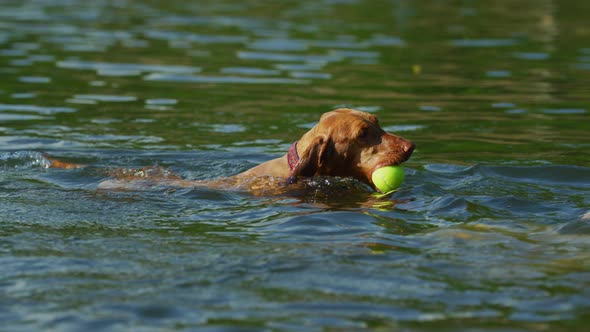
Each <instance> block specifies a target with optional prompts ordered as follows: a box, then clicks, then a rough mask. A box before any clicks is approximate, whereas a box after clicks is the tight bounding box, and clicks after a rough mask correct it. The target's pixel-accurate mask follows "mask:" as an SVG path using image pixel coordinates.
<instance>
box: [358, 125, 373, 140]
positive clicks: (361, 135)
mask: <svg viewBox="0 0 590 332" xmlns="http://www.w3.org/2000/svg"><path fill="white" fill-rule="evenodd" d="M370 134H371V133H370V132H369V128H363V130H361V132H360V133H359V135H358V139H359V140H361V141H363V142H366V141H368V140H369V136H370Z"/></svg>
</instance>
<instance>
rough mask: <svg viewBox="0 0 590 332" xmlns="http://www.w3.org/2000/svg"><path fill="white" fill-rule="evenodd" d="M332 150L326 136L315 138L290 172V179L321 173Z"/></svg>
mask: <svg viewBox="0 0 590 332" xmlns="http://www.w3.org/2000/svg"><path fill="white" fill-rule="evenodd" d="M332 150H333V148H332V145H331V142H330V141H329V140H328V139H327V138H326V137H324V136H318V137H316V138H314V139H313V141H312V142H311V143H310V144H309V145H308V146H307V148H306V149H305V151H303V153H302V154H301V155H300V156H299V162H298V163H297V164H296V165H295V167H294V168H293V169H292V170H291V172H290V173H289V178H290V179H291V180H290V181H293V180H294V179H295V178H296V177H297V176H314V175H318V174H320V173H321V171H322V167H324V166H325V165H324V164H325V161H326V160H328V158H329V156H330V154H331V151H332Z"/></svg>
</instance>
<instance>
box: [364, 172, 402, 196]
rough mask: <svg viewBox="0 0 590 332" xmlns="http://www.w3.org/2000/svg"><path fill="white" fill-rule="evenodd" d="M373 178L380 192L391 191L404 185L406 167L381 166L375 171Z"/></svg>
mask: <svg viewBox="0 0 590 332" xmlns="http://www.w3.org/2000/svg"><path fill="white" fill-rule="evenodd" d="M371 179H372V180H373V184H374V185H375V187H376V188H377V189H378V190H379V191H380V192H382V193H389V192H392V191H394V190H396V189H397V188H399V187H400V186H401V185H402V182H403V181H404V168H403V167H401V166H385V167H380V168H378V169H376V170H375V171H374V172H373V175H372V176H371Z"/></svg>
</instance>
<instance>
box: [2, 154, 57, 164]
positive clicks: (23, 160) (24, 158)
mask: <svg viewBox="0 0 590 332" xmlns="http://www.w3.org/2000/svg"><path fill="white" fill-rule="evenodd" d="M0 166H2V167H12V168H34V167H41V168H49V167H50V166H51V162H50V161H49V160H48V159H47V158H45V156H44V155H43V154H42V153H41V152H35V151H16V152H0Z"/></svg>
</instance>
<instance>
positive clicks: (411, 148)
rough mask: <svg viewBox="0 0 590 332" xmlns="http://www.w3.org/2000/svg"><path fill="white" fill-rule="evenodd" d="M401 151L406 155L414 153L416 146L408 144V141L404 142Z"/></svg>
mask: <svg viewBox="0 0 590 332" xmlns="http://www.w3.org/2000/svg"><path fill="white" fill-rule="evenodd" d="M401 148H402V151H403V152H404V153H406V154H411V153H412V152H414V149H415V148H416V144H414V143H412V142H410V141H406V142H404V144H403V145H402V147H401Z"/></svg>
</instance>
